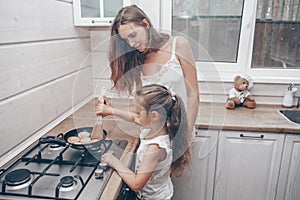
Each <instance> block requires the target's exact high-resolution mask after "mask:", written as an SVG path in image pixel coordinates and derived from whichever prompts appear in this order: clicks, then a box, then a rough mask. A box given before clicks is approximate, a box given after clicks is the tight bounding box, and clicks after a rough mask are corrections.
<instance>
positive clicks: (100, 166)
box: [99, 162, 107, 171]
mask: <svg viewBox="0 0 300 200" xmlns="http://www.w3.org/2000/svg"><path fill="white" fill-rule="evenodd" d="M99 168H100V169H103V171H106V170H107V163H106V162H101V163H100V164H99Z"/></svg>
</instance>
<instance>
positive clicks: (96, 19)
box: [73, 0, 131, 26]
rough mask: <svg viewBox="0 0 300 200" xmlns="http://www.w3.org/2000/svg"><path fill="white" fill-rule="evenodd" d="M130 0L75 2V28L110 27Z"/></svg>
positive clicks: (87, 0) (86, 0) (82, 0)
mask: <svg viewBox="0 0 300 200" xmlns="http://www.w3.org/2000/svg"><path fill="white" fill-rule="evenodd" d="M130 4H131V1H130V0H113V1H111V0H73V16H74V25H75V26H110V25H111V23H112V21H113V19H114V17H115V16H116V14H117V13H118V11H119V10H120V9H121V8H122V7H123V6H126V5H130Z"/></svg>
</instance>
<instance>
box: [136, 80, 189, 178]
mask: <svg viewBox="0 0 300 200" xmlns="http://www.w3.org/2000/svg"><path fill="white" fill-rule="evenodd" d="M136 96H137V97H141V98H142V102H143V103H142V106H143V107H144V108H145V110H146V111H147V112H148V113H149V112H151V111H157V112H158V113H160V115H163V116H165V118H164V119H166V122H165V127H166V130H167V132H168V134H169V137H170V140H171V142H172V150H173V162H172V165H171V170H172V173H173V174H174V175H175V176H180V175H181V173H182V172H183V171H185V170H186V169H188V168H187V167H188V166H189V164H190V161H191V155H190V149H189V135H190V131H189V128H188V123H187V116H186V112H185V107H184V103H183V101H182V99H181V98H180V97H179V96H177V95H176V94H172V93H171V92H170V91H169V90H168V89H167V88H166V87H164V86H162V85H158V84H151V85H147V86H144V87H142V88H140V89H138V90H137V91H136Z"/></svg>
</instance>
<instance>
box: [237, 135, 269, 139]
mask: <svg viewBox="0 0 300 200" xmlns="http://www.w3.org/2000/svg"><path fill="white" fill-rule="evenodd" d="M240 137H244V138H261V139H262V138H264V135H260V136H249V135H244V134H240Z"/></svg>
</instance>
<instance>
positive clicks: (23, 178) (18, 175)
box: [5, 169, 31, 186]
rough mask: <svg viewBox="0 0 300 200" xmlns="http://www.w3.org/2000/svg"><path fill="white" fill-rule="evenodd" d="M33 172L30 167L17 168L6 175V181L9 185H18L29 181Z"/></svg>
mask: <svg viewBox="0 0 300 200" xmlns="http://www.w3.org/2000/svg"><path fill="white" fill-rule="evenodd" d="M30 178H31V173H30V171H29V170H28V169H16V170H14V171H11V172H9V173H8V174H7V175H6V176H5V182H6V184H7V185H9V186H18V185H22V184H24V183H26V182H28V181H29V180H30Z"/></svg>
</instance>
